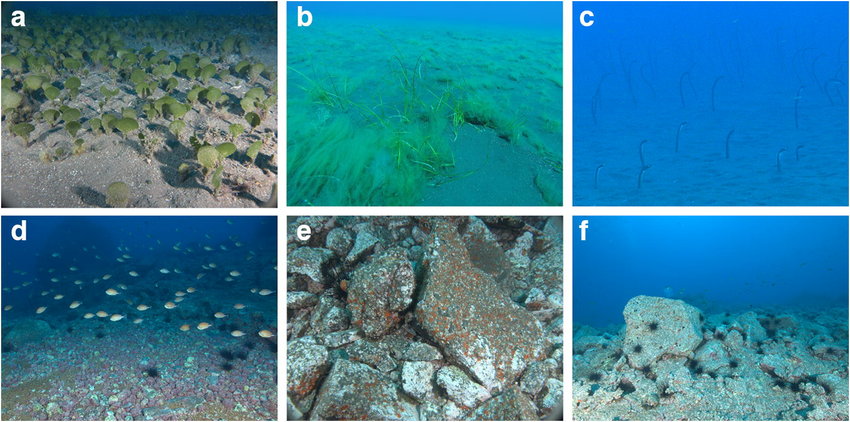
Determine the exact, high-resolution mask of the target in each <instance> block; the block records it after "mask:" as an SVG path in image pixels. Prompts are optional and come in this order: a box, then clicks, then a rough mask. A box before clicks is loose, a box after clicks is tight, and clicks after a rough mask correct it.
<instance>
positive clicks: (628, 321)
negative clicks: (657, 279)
mask: <svg viewBox="0 0 850 422" xmlns="http://www.w3.org/2000/svg"><path fill="white" fill-rule="evenodd" d="M623 316H624V318H625V326H623V327H622V328H620V329H619V330H618V332H616V333H607V332H600V331H599V330H597V329H595V328H593V327H590V326H584V325H576V326H575V327H574V331H573V416H574V418H575V419H576V420H847V418H848V399H847V394H848V382H847V380H848V379H847V345H848V344H847V335H848V328H847V321H848V320H847V308H832V309H809V310H804V311H798V310H790V309H788V310H785V311H784V312H782V313H768V312H761V311H756V310H749V311H746V312H740V313H729V312H726V313H718V314H712V315H708V314H704V313H702V312H701V311H700V310H699V309H697V308H695V307H693V306H691V305H689V304H687V303H685V302H683V301H681V300H674V299H667V298H660V297H650V296H637V297H634V298H632V299H631V300H630V301H629V302H628V304H627V305H626V307H625V309H624V311H623Z"/></svg>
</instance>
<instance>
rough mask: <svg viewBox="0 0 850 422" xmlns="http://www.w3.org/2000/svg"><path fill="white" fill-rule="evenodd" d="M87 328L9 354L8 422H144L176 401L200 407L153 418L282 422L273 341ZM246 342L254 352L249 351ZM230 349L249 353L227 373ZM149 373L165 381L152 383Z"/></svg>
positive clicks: (155, 326)
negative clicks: (147, 412)
mask: <svg viewBox="0 0 850 422" xmlns="http://www.w3.org/2000/svg"><path fill="white" fill-rule="evenodd" d="M82 325H83V326H82V327H79V325H78V327H79V328H76V329H74V330H73V331H72V332H71V333H68V332H67V331H66V330H65V328H64V327H63V328H62V329H61V330H58V333H59V334H56V335H53V336H50V337H48V338H45V339H44V340H43V341H41V342H38V343H29V344H26V345H22V346H20V347H17V348H16V350H15V352H14V353H4V354H3V375H2V388H3V403H2V408H3V415H2V419H3V420H24V419H30V418H34V419H37V420H145V419H147V418H146V417H145V416H144V415H143V413H142V411H143V409H145V408H150V407H160V406H165V405H167V404H168V403H167V402H168V401H169V400H173V399H182V400H187V401H194V402H200V403H201V404H200V405H199V406H197V407H196V408H195V409H194V410H193V411H189V412H186V411H183V412H180V411H177V412H174V413H172V414H166V415H162V416H157V417H156V418H155V419H157V420H181V419H187V417H191V418H192V419H199V418H203V419H221V418H228V417H232V418H238V419H241V420H272V419H275V418H276V416H277V379H276V378H277V364H276V359H277V355H276V354H275V353H274V352H272V351H271V350H270V346H269V344H268V343H267V341H266V340H265V339H261V338H259V337H257V336H255V335H254V336H245V337H243V338H241V339H237V338H233V337H232V336H230V335H229V333H227V332H222V331H219V330H217V329H216V328H215V327H211V328H209V329H207V330H205V331H199V330H197V329H195V328H194V327H193V328H192V329H191V330H190V331H188V332H182V331H180V330H179V329H178V327H179V325H180V324H174V323H172V324H164V323H158V322H150V323H148V322H147V321H145V322H144V323H142V324H132V323H131V322H129V321H119V322H117V323H106V324H100V323H98V322H94V321H92V324H90V326H86V325H87V324H82ZM100 325H103V326H104V327H103V328H100V329H98V328H97V327H98V326H100ZM97 332H101V333H103V334H104V337H103V338H96V336H95V334H96V333H97ZM246 340H247V341H250V342H252V343H253V344H254V348H253V350H248V349H246V348H245V347H244V346H242V344H243V343H244V342H245V341H246ZM272 340H274V339H272ZM223 348H226V349H228V350H231V351H246V352H248V353H247V359H246V360H241V359H239V358H235V359H234V360H232V361H231V362H230V363H231V364H232V365H233V369H232V370H230V371H225V370H223V369H221V368H220V365H221V364H222V363H223V362H225V360H224V358H222V357H221V356H219V353H218V352H219V350H220V349H223ZM149 366H154V367H156V368H157V369H158V370H159V377H157V378H151V377H148V376H147V375H146V374H145V372H144V369H145V368H147V367H149ZM182 400H178V402H179V401H182ZM171 403H174V402H171ZM57 406H58V408H57ZM48 410H49V412H48ZM113 418H114V419H113Z"/></svg>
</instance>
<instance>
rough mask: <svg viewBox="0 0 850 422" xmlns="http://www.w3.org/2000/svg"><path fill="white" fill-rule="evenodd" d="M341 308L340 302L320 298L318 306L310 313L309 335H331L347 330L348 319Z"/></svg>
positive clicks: (345, 312) (329, 298)
mask: <svg viewBox="0 0 850 422" xmlns="http://www.w3.org/2000/svg"><path fill="white" fill-rule="evenodd" d="M343 306H344V305H343V303H342V301H339V300H337V299H334V298H333V297H332V296H327V295H325V296H321V297H320V298H319V304H318V305H316V307H315V308H313V310H312V312H311V313H310V333H312V334H324V333H332V332H334V331H340V330H345V329H346V328H348V324H349V320H350V317H349V313H348V311H347V310H345V309H343Z"/></svg>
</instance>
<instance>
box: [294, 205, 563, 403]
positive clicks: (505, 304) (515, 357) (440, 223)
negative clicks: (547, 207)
mask: <svg viewBox="0 0 850 422" xmlns="http://www.w3.org/2000/svg"><path fill="white" fill-rule="evenodd" d="M302 225H307V226H309V227H310V228H311V232H312V234H311V236H310V238H309V240H306V241H305V240H300V239H299V238H298V237H297V236H296V233H297V228H298V227H299V226H302ZM288 233H290V236H289V239H288V246H287V248H288V274H287V309H288V317H287V352H288V354H287V368H288V369H287V418H288V419H290V420H293V419H295V420H298V419H305V420H306V419H311V420H350V419H358V420H359V419H369V420H536V419H543V418H545V417H548V416H552V415H553V414H554V416H555V417H558V416H560V412H561V404H562V402H563V392H562V390H563V379H562V373H563V304H562V303H563V291H562V280H563V241H562V226H561V219H560V218H557V217H551V218H550V217H525V218H514V217H481V218H476V217H448V218H439V217H420V218H416V217H335V218H329V217H304V218H297V219H292V220H290V221H289V227H288Z"/></svg>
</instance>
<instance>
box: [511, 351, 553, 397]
mask: <svg viewBox="0 0 850 422" xmlns="http://www.w3.org/2000/svg"><path fill="white" fill-rule="evenodd" d="M554 366H555V362H554V361H553V360H551V359H547V360H545V361H539V362H534V363H532V364H531V365H529V366H528V369H526V370H525V373H523V374H522V378H520V380H519V389H520V390H522V392H523V393H528V394H531V395H532V396H533V395H535V394H537V393H539V392H540V389H542V388H543V384H544V383H545V382H546V378H548V377H549V371H550V370H552V369H554Z"/></svg>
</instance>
